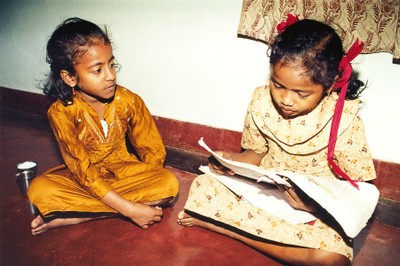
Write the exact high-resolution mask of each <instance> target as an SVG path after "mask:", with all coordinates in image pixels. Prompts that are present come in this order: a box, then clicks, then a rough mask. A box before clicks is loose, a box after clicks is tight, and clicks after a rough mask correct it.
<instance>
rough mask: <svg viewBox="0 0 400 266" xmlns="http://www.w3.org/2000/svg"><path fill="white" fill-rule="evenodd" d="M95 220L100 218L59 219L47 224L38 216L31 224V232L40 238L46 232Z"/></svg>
mask: <svg viewBox="0 0 400 266" xmlns="http://www.w3.org/2000/svg"><path fill="white" fill-rule="evenodd" d="M94 219H99V218H57V219H54V220H51V221H49V222H47V223H46V222H44V220H43V218H42V217H41V216H40V215H38V216H37V217H36V218H35V219H33V220H32V222H31V231H32V235H33V236H39V235H41V234H43V233H44V232H46V231H48V230H50V229H53V228H57V227H61V226H66V225H73V224H79V223H83V222H87V221H91V220H94Z"/></svg>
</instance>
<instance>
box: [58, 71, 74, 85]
mask: <svg viewBox="0 0 400 266" xmlns="http://www.w3.org/2000/svg"><path fill="white" fill-rule="evenodd" d="M60 76H61V79H62V80H63V81H64V82H65V83H66V84H67V85H68V86H70V87H71V88H73V87H75V86H76V84H77V78H76V76H73V75H71V73H69V72H68V71H67V70H61V71H60Z"/></svg>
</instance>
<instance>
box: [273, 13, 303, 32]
mask: <svg viewBox="0 0 400 266" xmlns="http://www.w3.org/2000/svg"><path fill="white" fill-rule="evenodd" d="M297 21H299V16H297V15H296V16H293V15H292V14H287V18H286V19H285V20H284V21H282V22H281V23H279V24H278V25H277V26H276V29H277V30H278V32H279V33H282V32H283V31H284V30H286V28H287V27H289V26H290V25H292V24H294V23H296V22H297Z"/></svg>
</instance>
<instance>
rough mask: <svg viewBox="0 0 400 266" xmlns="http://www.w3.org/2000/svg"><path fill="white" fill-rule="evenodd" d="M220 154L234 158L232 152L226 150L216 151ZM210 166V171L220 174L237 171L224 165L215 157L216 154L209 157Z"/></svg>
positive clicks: (226, 157) (232, 173)
mask: <svg viewBox="0 0 400 266" xmlns="http://www.w3.org/2000/svg"><path fill="white" fill-rule="evenodd" d="M216 153H217V154H218V155H220V156H221V157H222V158H225V159H228V160H232V154H231V153H229V152H224V151H217V152H216ZM208 167H209V168H210V171H211V172H213V173H215V174H218V175H234V174H235V172H234V171H232V170H231V169H229V168H227V167H225V166H223V165H222V164H221V163H220V162H219V161H218V160H217V159H215V157H214V156H212V155H211V156H210V157H208Z"/></svg>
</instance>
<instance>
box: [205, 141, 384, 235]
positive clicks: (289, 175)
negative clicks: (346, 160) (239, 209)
mask: <svg viewBox="0 0 400 266" xmlns="http://www.w3.org/2000/svg"><path fill="white" fill-rule="evenodd" d="M199 144H200V146H202V147H203V148H205V149H206V150H207V151H209V152H210V153H211V154H212V155H213V156H214V157H215V158H216V159H217V160H218V161H219V162H220V163H221V164H222V165H223V166H225V167H227V168H229V169H231V170H233V171H234V172H235V173H236V174H237V175H239V176H242V177H247V179H249V178H250V179H253V180H246V179H244V178H241V177H235V176H232V177H228V176H219V175H216V174H213V175H214V176H215V177H216V178H217V179H218V180H219V181H220V182H221V183H223V184H224V185H225V186H227V187H228V188H229V189H231V190H232V191H233V192H234V193H236V194H238V195H241V196H242V197H243V198H245V199H246V200H247V201H249V202H250V203H251V204H253V205H254V206H257V207H259V208H261V209H264V210H266V211H268V212H270V213H271V214H273V215H275V216H278V217H280V218H282V219H284V220H287V221H290V222H292V223H304V222H309V221H312V220H315V219H316V218H315V217H314V216H313V215H311V214H310V213H307V212H304V211H299V210H295V209H293V208H291V207H290V205H289V204H287V203H286V202H284V200H283V196H282V193H279V190H277V189H275V190H273V189H272V188H271V187H273V185H274V184H282V185H286V186H289V187H290V186H291V185H290V182H292V183H294V184H295V185H296V186H297V187H299V188H300V189H301V190H302V191H303V192H305V193H306V194H307V195H308V196H309V197H311V198H312V199H314V200H315V201H316V202H317V203H318V204H319V205H321V206H322V207H323V208H324V209H325V210H327V211H328V212H329V213H330V214H331V215H332V216H333V217H334V218H335V219H336V221H337V222H338V223H339V224H340V226H341V227H342V228H343V231H344V232H345V233H346V234H347V235H348V236H349V237H352V238H354V237H355V236H357V234H358V233H359V232H360V231H361V230H362V229H363V228H364V227H365V226H366V224H367V222H368V220H369V219H370V218H371V216H372V214H373V212H374V210H375V207H376V204H377V202H378V199H379V191H378V189H377V188H376V187H375V186H374V185H373V184H370V183H366V182H359V183H358V185H359V189H356V188H354V187H353V186H352V185H351V184H350V183H349V182H347V181H344V180H338V179H332V178H329V177H313V176H309V175H304V174H298V173H295V172H290V171H279V170H265V169H262V168H260V167H257V166H255V165H252V164H246V163H241V162H235V161H231V160H227V159H225V158H223V157H222V156H220V155H218V154H217V153H215V152H214V151H213V150H211V149H210V148H209V147H208V146H207V145H206V143H205V142H204V141H203V138H201V139H200V140H199ZM200 170H202V171H203V172H206V173H208V174H210V173H211V172H210V171H209V169H208V168H207V167H204V166H202V167H200ZM288 179H289V180H290V182H288ZM249 181H251V182H252V183H253V185H251V182H250V183H249ZM254 181H256V182H254ZM259 182H266V183H268V184H270V186H266V185H264V186H259V184H260V183H259ZM249 186H250V187H252V188H251V189H250V187H249ZM268 198H270V199H269V200H268ZM278 203H279V204H278ZM273 204H278V207H276V206H274V207H273V208H272V207H271V206H273ZM284 205H287V206H285V207H283V206H284Z"/></svg>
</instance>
